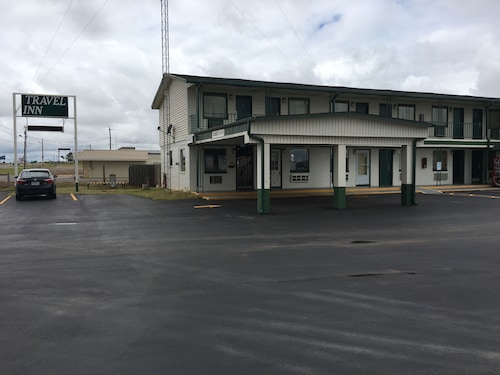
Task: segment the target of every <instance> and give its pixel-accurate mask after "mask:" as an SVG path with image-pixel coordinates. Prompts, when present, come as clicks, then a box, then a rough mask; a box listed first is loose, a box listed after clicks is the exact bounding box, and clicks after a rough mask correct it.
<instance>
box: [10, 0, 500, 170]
mask: <svg viewBox="0 0 500 375" xmlns="http://www.w3.org/2000/svg"><path fill="white" fill-rule="evenodd" d="M168 3H169V4H168V5H169V8H168V12H169V41H170V49H169V56H170V59H169V67H170V72H171V73H183V74H193V75H207V76H216V77H228V78H246V79H256V80H272V81H283V82H296V83H312V84H324V85H339V86H351V87H360V88H379V89H394V90H408V91H425V92H437V93H451V94H467V95H477V96H490V97H500V48H499V47H500V42H499V41H500V26H499V15H500V1H492V0H475V1H470V0H434V1H433V0H309V1H305V0H252V1H248V0H169V1H168ZM0 6H1V9H2V11H1V12H0V31H1V33H0V51H1V52H0V56H1V58H0V83H1V84H0V155H6V156H7V161H12V160H13V153H12V149H13V138H14V136H13V109H12V103H13V99H12V93H33V94H55V95H75V96H76V97H77V115H78V148H79V150H82V149H85V148H89V147H91V148H92V149H109V144H110V139H111V147H112V148H113V149H116V148H119V147H123V146H135V147H136V148H137V149H159V146H158V134H157V130H156V129H157V125H158V113H157V112H156V111H154V110H152V109H151V102H152V100H153V97H154V94H155V92H156V89H157V87H158V85H159V82H160V80H161V73H162V53H161V5H160V0H141V1H138V0H17V1H13V0H0ZM29 121H30V124H32V123H33V124H35V122H33V119H30V120H29ZM25 123H26V119H25V118H18V120H17V125H18V126H17V133H18V134H17V138H16V139H18V140H19V143H18V147H19V150H18V156H19V157H20V156H22V155H21V153H22V147H23V139H22V137H20V136H19V135H20V134H21V135H22V133H23V127H24V125H25ZM51 124H52V123H51ZM54 125H60V123H59V122H57V123H54ZM109 129H111V131H110V130H109ZM110 134H111V137H110ZM42 139H43V144H44V152H45V159H46V160H54V159H56V158H57V154H58V149H59V148H71V149H72V150H73V149H74V126H73V123H72V122H71V121H67V122H66V124H65V132H64V133H53V132H50V133H47V132H29V133H28V138H27V147H28V159H29V160H41V145H42Z"/></svg>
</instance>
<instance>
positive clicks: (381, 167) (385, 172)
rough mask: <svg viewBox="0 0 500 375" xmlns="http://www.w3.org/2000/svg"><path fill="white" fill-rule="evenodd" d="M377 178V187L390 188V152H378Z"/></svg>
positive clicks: (391, 170) (385, 150)
mask: <svg viewBox="0 0 500 375" xmlns="http://www.w3.org/2000/svg"><path fill="white" fill-rule="evenodd" d="M378 160H379V163H378V171H379V172H378V177H379V186H383V187H389V186H392V174H393V169H392V150H387V149H381V150H379V159H378Z"/></svg>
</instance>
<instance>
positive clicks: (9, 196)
mask: <svg viewBox="0 0 500 375" xmlns="http://www.w3.org/2000/svg"><path fill="white" fill-rule="evenodd" d="M10 198H12V196H11V195H7V196H6V197H5V198H4V199H3V200H2V201H1V202H0V206H1V205H2V204H4V203H5V202H7V201H8V200H9V199H10Z"/></svg>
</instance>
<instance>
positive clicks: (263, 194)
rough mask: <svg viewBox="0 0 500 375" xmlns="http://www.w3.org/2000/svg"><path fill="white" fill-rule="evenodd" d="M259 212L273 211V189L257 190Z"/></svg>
mask: <svg viewBox="0 0 500 375" xmlns="http://www.w3.org/2000/svg"><path fill="white" fill-rule="evenodd" d="M257 212H258V213H259V214H268V213H270V212H271V191H270V190H269V189H259V190H258V191H257Z"/></svg>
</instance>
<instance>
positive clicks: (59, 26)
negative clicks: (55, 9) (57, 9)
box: [29, 0, 73, 88]
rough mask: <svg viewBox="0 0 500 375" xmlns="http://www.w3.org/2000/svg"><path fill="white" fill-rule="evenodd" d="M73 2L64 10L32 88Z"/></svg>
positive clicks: (36, 72) (36, 73)
mask: <svg viewBox="0 0 500 375" xmlns="http://www.w3.org/2000/svg"><path fill="white" fill-rule="evenodd" d="M71 4H73V0H71V1H70V3H69V4H68V7H67V8H66V11H65V12H64V15H63V17H62V18H61V21H60V22H59V25H58V26H57V29H56V32H55V33H54V35H53V36H52V40H51V41H50V43H49V46H48V47H47V50H46V51H45V54H44V55H43V58H42V61H41V62H40V65H38V68H36V71H35V74H34V75H33V78H32V79H31V82H30V84H29V88H31V85H32V84H33V81H34V80H35V78H36V76H37V75H38V71H39V70H40V68H41V67H42V65H43V63H44V62H45V58H46V57H47V55H48V54H49V51H50V49H51V48H52V44H53V43H54V40H55V39H56V36H57V34H59V30H60V29H61V26H62V24H63V22H64V20H65V19H66V16H67V15H68V11H69V8H70V7H71Z"/></svg>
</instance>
